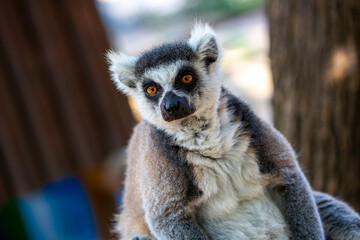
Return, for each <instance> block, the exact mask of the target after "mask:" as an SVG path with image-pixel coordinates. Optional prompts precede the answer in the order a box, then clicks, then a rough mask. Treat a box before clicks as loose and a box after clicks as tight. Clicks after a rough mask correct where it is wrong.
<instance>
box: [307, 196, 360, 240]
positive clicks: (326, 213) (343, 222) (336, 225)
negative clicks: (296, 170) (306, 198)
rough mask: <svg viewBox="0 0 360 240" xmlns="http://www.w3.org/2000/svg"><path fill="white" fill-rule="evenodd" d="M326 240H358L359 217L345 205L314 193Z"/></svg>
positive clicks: (359, 231)
mask: <svg viewBox="0 0 360 240" xmlns="http://www.w3.org/2000/svg"><path fill="white" fill-rule="evenodd" d="M314 197H315V201H316V204H317V207H318V209H319V213H320V217H321V220H322V223H323V226H324V230H325V236H326V239H331V240H337V239H338V240H342V239H360V216H359V215H358V214H357V213H356V212H355V211H354V210H353V209H351V207H349V206H348V205H347V204H346V203H344V202H342V201H339V200H337V199H335V198H333V197H331V196H329V195H328V194H325V193H321V192H316V191H314Z"/></svg>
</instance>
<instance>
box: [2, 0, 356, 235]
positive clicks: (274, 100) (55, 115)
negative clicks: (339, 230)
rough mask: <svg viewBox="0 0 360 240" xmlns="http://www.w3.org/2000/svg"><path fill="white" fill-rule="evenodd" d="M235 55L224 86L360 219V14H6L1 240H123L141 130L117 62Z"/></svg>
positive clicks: (41, 3) (162, 8) (23, 5)
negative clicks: (178, 44)
mask: <svg viewBox="0 0 360 240" xmlns="http://www.w3.org/2000/svg"><path fill="white" fill-rule="evenodd" d="M195 19H198V20H202V21H204V22H209V23H211V24H212V25H213V27H214V29H215V31H216V32H217V34H218V36H219V39H220V41H221V43H222V45H223V47H224V49H225V50H224V58H223V61H222V69H223V73H224V85H225V86H226V87H227V88H229V89H231V91H232V92H233V93H235V94H236V95H237V96H239V97H241V98H242V99H243V100H245V101H246V102H248V103H249V104H250V105H251V106H252V108H253V109H254V110H255V111H256V112H257V113H258V114H259V115H260V116H261V117H262V118H264V119H265V120H266V121H268V122H270V123H273V124H274V125H275V126H276V127H277V128H278V129H279V130H280V131H281V132H282V133H283V134H284V135H285V136H286V137H287V138H288V139H289V141H290V143H291V144H292V146H293V147H294V148H295V150H296V152H297V153H298V156H299V162H300V164H301V166H302V168H303V170H304V172H305V174H306V175H307V177H308V178H309V180H310V181H311V184H312V185H313V186H314V188H315V189H317V190H321V191H324V192H328V193H330V194H332V195H334V196H337V197H339V198H341V199H343V200H346V201H347V202H349V203H350V204H351V205H352V206H353V207H354V208H355V209H356V210H357V211H360V179H359V173H360V124H359V123H360V113H359V106H360V61H359V60H360V2H358V1H357V0H347V1H342V0H333V1H320V0H303V1H300V0H294V1H280V0H268V1H267V0H222V1H217V0H195V1H194V0H167V1H165V0H152V1H140V0H132V1H126V0H95V1H93V0H82V1H70V0H37V1H29V0H2V1H1V7H0V20H1V21H0V27H1V28H0V31H1V32H0V33H1V35H0V239H80V240H81V239H111V238H112V235H111V232H110V229H111V226H112V224H113V219H114V213H115V212H116V211H117V209H118V208H119V207H120V206H121V189H122V182H123V178H124V174H123V173H124V170H125V167H126V166H125V163H124V158H125V157H124V148H125V147H126V143H127V141H128V138H129V136H130V135H131V130H132V128H133V126H134V125H135V124H136V121H139V120H140V117H139V116H138V115H137V114H136V110H135V109H136V104H135V103H134V101H133V100H132V99H128V98H126V97H125V96H124V95H122V94H120V93H118V92H116V90H115V87H114V86H113V85H112V83H111V81H110V79H109V74H108V70H107V64H106V61H105V58H104V54H105V52H106V51H107V50H108V49H110V48H112V49H116V50H119V51H122V52H125V53H127V54H129V55H139V54H140V53H141V52H143V51H145V50H147V49H149V48H151V47H153V46H156V45H159V44H161V43H164V42H169V41H175V40H184V39H186V38H187V37H188V36H189V32H190V30H191V26H192V24H193V22H194V21H195Z"/></svg>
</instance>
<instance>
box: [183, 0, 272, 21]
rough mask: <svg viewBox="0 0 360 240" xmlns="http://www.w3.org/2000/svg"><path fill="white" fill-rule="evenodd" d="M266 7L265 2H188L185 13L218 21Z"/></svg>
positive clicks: (244, 0)
mask: <svg viewBox="0 0 360 240" xmlns="http://www.w3.org/2000/svg"><path fill="white" fill-rule="evenodd" d="M264 5H265V0H195V1H194V0H187V3H186V4H185V8H184V9H183V13H185V14H190V15H194V14H196V15H197V16H198V17H205V18H208V17H211V18H215V19H216V20H219V19H222V18H228V17H231V16H234V15H239V14H242V13H246V12H248V11H251V10H254V9H256V8H259V7H261V6H264Z"/></svg>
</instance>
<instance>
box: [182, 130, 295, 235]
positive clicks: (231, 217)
mask: <svg viewBox="0 0 360 240" xmlns="http://www.w3.org/2000/svg"><path fill="white" fill-rule="evenodd" d="M237 126H239V125H237ZM237 126H235V125H231V124H229V125H227V127H225V128H223V129H221V130H222V131H220V134H219V135H218V136H217V140H212V144H210V143H207V144H206V145H207V147H206V148H205V149H201V148H199V149H195V150H193V151H189V152H188V153H187V161H189V163H191V165H192V170H193V173H194V178H195V182H196V184H197V186H198V187H199V188H200V189H201V190H202V191H203V196H202V197H201V198H200V199H199V201H198V202H197V203H196V205H197V208H196V209H197V212H196V217H197V219H198V222H199V223H200V224H201V225H202V226H203V227H204V228H205V230H206V231H207V232H208V234H209V235H210V236H211V239H288V230H287V227H286V223H285V221H284V218H283V216H282V214H281V212H280V211H279V209H278V207H277V206H276V205H275V203H274V202H272V201H271V199H270V197H269V194H268V192H267V190H266V184H267V179H266V175H262V174H261V173H260V170H259V166H258V163H257V160H256V156H255V154H254V152H253V151H252V150H251V149H249V137H248V135H247V134H241V133H240V134H239V132H237V133H236V134H235V132H236V129H237ZM225 133H226V134H225ZM207 139H211V137H209V136H208V138H207ZM235 139H236V140H235ZM209 145H213V146H214V148H209ZM212 149H213V150H214V152H213V154H212V152H211V151H212Z"/></svg>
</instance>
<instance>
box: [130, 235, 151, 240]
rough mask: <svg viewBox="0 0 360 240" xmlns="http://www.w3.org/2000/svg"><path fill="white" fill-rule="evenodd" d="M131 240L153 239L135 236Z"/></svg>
mask: <svg viewBox="0 0 360 240" xmlns="http://www.w3.org/2000/svg"><path fill="white" fill-rule="evenodd" d="M131 240H152V239H151V238H148V237H144V236H135V237H133V238H132V239H131Z"/></svg>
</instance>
